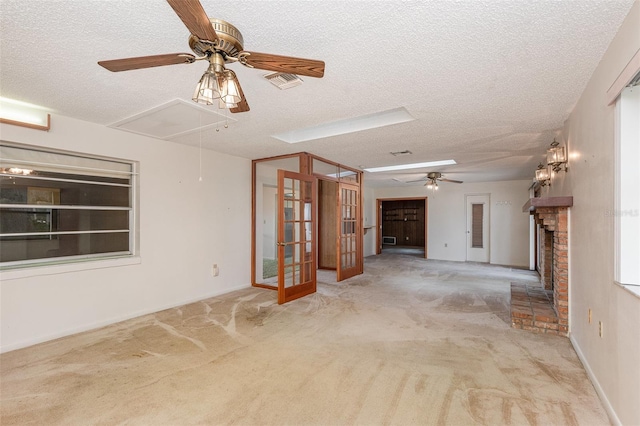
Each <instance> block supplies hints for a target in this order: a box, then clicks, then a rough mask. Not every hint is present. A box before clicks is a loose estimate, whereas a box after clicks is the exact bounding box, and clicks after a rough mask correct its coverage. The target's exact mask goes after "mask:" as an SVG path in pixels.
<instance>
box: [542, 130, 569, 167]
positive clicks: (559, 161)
mask: <svg viewBox="0 0 640 426" xmlns="http://www.w3.org/2000/svg"><path fill="white" fill-rule="evenodd" d="M559 145H560V144H559V143H558V142H556V139H555V138H554V139H553V142H551V148H549V149H547V165H548V166H550V167H551V169H552V170H553V171H554V172H559V171H560V170H563V171H565V172H566V171H567V153H566V151H565V149H564V146H559Z"/></svg>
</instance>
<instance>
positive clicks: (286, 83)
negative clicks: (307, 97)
mask: <svg viewBox="0 0 640 426" xmlns="http://www.w3.org/2000/svg"><path fill="white" fill-rule="evenodd" d="M264 78H266V79H267V80H269V82H271V84H273V85H274V86H276V87H277V88H278V89H282V90H284V89H290V88H292V87H295V86H299V85H301V84H302V79H301V78H300V77H298V76H297V75H295V74H287V73H284V72H274V73H271V74H267V75H265V76H264Z"/></svg>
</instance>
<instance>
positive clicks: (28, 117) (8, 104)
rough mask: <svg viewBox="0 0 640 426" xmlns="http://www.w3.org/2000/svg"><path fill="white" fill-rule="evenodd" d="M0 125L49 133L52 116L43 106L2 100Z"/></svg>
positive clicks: (0, 103) (0, 101) (13, 100)
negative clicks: (10, 125)
mask: <svg viewBox="0 0 640 426" xmlns="http://www.w3.org/2000/svg"><path fill="white" fill-rule="evenodd" d="M0 123H5V124H12V125H14V126H21V127H27V128H30V129H36V130H45V131H48V130H49V129H50V128H51V115H50V114H48V113H47V112H46V110H45V108H43V107H41V106H38V105H33V104H28V103H26V102H21V101H17V100H15V99H9V98H0Z"/></svg>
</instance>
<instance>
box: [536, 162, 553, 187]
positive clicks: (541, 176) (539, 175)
mask: <svg viewBox="0 0 640 426" xmlns="http://www.w3.org/2000/svg"><path fill="white" fill-rule="evenodd" d="M536 182H538V183H539V184H540V185H541V186H545V185H547V184H549V185H551V176H550V173H549V169H548V168H547V167H545V166H544V165H543V164H542V163H540V164H539V165H538V168H537V169H536Z"/></svg>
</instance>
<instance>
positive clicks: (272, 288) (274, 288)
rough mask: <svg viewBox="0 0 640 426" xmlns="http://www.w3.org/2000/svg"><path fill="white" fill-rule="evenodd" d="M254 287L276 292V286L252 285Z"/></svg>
mask: <svg viewBox="0 0 640 426" xmlns="http://www.w3.org/2000/svg"><path fill="white" fill-rule="evenodd" d="M253 286H254V287H260V288H267V289H269V290H278V286H277V285H269V284H253Z"/></svg>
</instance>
